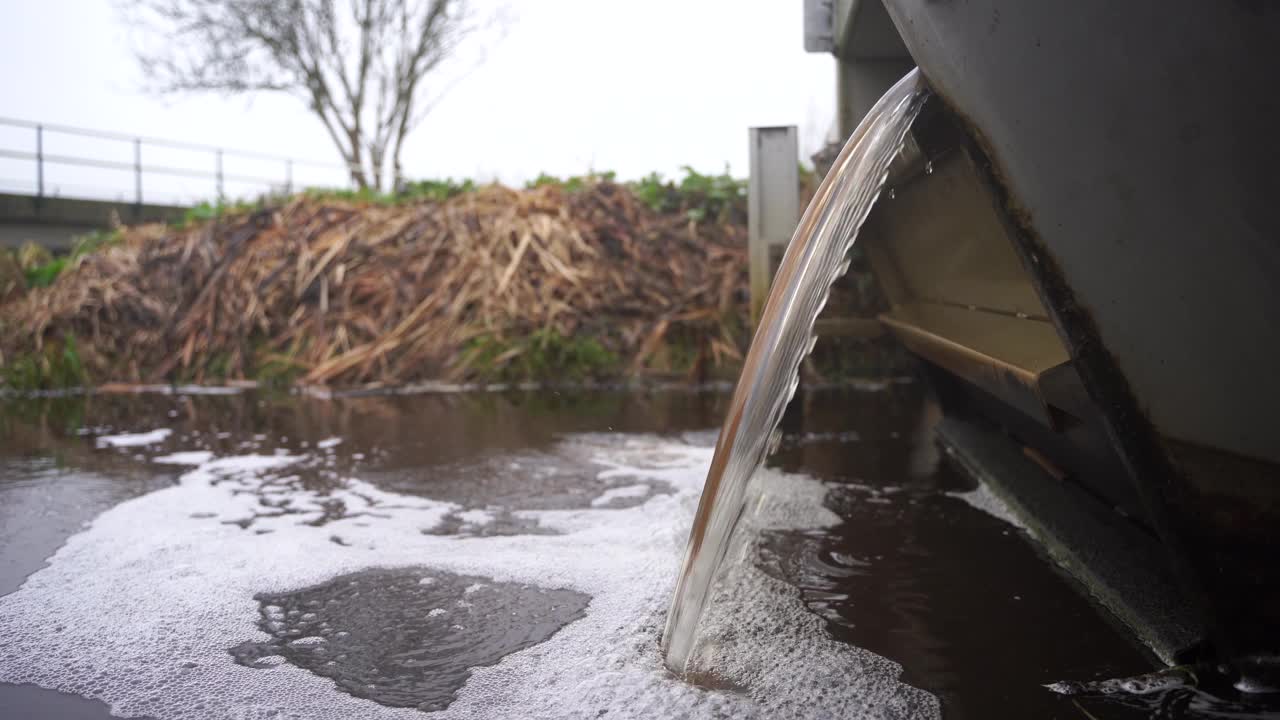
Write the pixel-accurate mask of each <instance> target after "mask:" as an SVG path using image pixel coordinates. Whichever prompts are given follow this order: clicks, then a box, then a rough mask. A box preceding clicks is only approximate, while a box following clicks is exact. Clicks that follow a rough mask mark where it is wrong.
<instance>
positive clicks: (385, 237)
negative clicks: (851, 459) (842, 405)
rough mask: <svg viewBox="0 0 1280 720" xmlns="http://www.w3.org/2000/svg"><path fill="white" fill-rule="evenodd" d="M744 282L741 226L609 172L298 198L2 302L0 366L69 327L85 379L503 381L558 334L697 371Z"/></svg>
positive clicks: (708, 362)
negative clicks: (421, 197) (571, 184)
mask: <svg viewBox="0 0 1280 720" xmlns="http://www.w3.org/2000/svg"><path fill="white" fill-rule="evenodd" d="M745 292H746V239H745V227H743V226H742V224H740V223H705V222H704V223H694V222H692V221H690V219H689V218H688V217H687V216H686V215H685V214H684V213H678V214H662V215H660V214H656V213H654V212H653V211H651V210H650V209H649V208H648V207H646V206H645V205H644V204H642V203H640V202H639V201H638V200H637V199H636V198H635V196H634V195H633V194H632V192H631V191H630V190H629V189H628V188H626V187H624V186H620V185H616V184H613V183H608V182H601V183H597V184H594V185H591V186H589V187H587V188H585V189H583V190H580V191H577V192H572V193H569V192H566V191H564V190H563V189H562V188H559V187H556V186H545V187H541V188H537V189H533V190H523V191H515V190H510V189H507V188H503V187H499V186H492V187H487V188H482V189H480V190H478V191H476V192H470V193H465V194H462V195H459V196H457V197H454V198H452V199H450V200H447V201H444V202H420V203H416V204H410V205H398V206H379V205H373V204H358V203H351V202H344V201H340V200H319V199H308V198H303V197H300V198H295V199H294V200H292V201H290V202H289V203H288V204H286V205H284V206H282V207H278V208H274V209H266V210H261V211H257V212H252V213H244V214H240V215H235V216H224V217H223V218H221V219H220V220H218V221H211V222H208V223H205V224H203V225H200V226H197V227H193V228H189V229H175V228H171V227H167V226H163V225H147V226H140V227H134V228H127V229H125V231H124V233H123V237H122V239H121V241H120V242H119V243H117V244H114V245H112V246H110V247H107V248H103V249H101V250H99V251H97V252H95V253H93V254H91V255H88V256H86V257H84V258H83V259H81V260H80V262H79V263H78V264H77V265H76V266H75V267H74V268H71V269H69V270H68V271H66V272H64V273H63V274H62V275H61V276H59V277H58V278H57V280H56V281H55V282H54V283H53V284H52V285H51V286H50V287H48V288H41V289H35V290H32V291H30V292H27V293H25V294H24V295H22V296H20V297H18V298H17V299H14V300H11V301H9V302H8V303H7V304H5V305H3V306H0V318H2V320H0V353H2V354H3V357H2V359H0V363H8V364H12V363H15V362H22V361H24V359H26V358H31V357H43V355H41V354H42V353H44V354H45V355H47V353H48V351H49V348H50V347H54V346H59V347H62V346H63V345H65V344H66V343H67V342H68V339H71V340H70V342H71V343H73V350H74V352H75V353H76V354H77V362H78V363H80V364H81V365H82V366H83V369H84V371H85V372H86V374H87V376H88V378H89V379H90V380H91V381H92V382H94V383H103V382H164V381H196V382H208V381H214V380H219V379H223V378H225V379H242V378H243V379H254V378H259V377H264V376H274V377H284V378H287V379H289V380H292V381H297V382H301V383H304V384H317V385H333V386H355V385H367V384H399V383H406V382H413V381H420V380H439V379H444V380H458V379H467V378H475V377H479V376H487V377H495V376H505V377H512V376H514V375H515V374H518V373H516V370H517V369H519V370H520V372H525V373H527V372H528V371H529V369H530V368H536V367H537V366H536V364H530V363H529V362H528V361H529V355H530V354H531V353H539V352H546V351H547V349H548V347H549V346H554V347H555V348H557V349H558V350H557V352H560V353H561V355H559V356H557V357H561V358H562V359H563V357H578V356H579V355H580V356H582V357H583V358H587V359H588V360H589V361H590V362H589V363H588V364H589V365H590V370H591V372H592V373H603V374H613V375H622V374H635V373H643V372H647V371H652V370H654V369H655V368H657V369H660V370H666V371H670V370H673V369H679V370H681V371H683V372H687V373H690V374H703V373H705V372H707V371H709V370H711V369H713V368H715V367H716V366H722V365H732V364H733V363H734V361H735V360H737V359H738V357H739V352H740V350H741V348H742V345H743V343H744V342H745V338H744V337H743V333H741V332H740V331H739V330H738V329H737V328H739V327H740V326H741V323H742V318H743V315H744V312H745V311H744V300H745ZM530 338H535V339H536V341H530ZM677 346H678V347H677ZM677 349H678V350H679V352H676V350H677ZM575 353H577V354H575ZM602 358H603V359H606V360H607V362H605V361H604V360H602ZM677 359H678V362H677ZM677 366H679V367H678V368H677ZM548 370H549V371H553V370H554V369H553V368H548Z"/></svg>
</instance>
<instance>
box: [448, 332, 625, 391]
mask: <svg viewBox="0 0 1280 720" xmlns="http://www.w3.org/2000/svg"><path fill="white" fill-rule="evenodd" d="M460 364H461V365H462V366H463V367H465V368H466V369H467V370H469V371H472V372H474V373H475V374H476V375H477V376H479V377H481V378H483V379H485V380H493V381H508V382H518V381H522V380H547V379H551V378H555V379H558V380H586V379H591V378H599V377H603V376H606V375H611V374H615V373H616V372H617V370H618V366H619V361H618V356H617V355H615V354H614V353H612V352H610V351H609V350H608V349H606V348H605V347H604V346H603V345H602V344H600V342H599V341H598V340H596V339H595V338H593V337H581V336H578V335H573V336H570V337H566V336H564V335H562V334H560V333H559V332H558V331H556V330H555V329H553V328H544V329H541V330H535V331H533V332H532V333H529V334H528V335H522V336H520V337H518V338H513V339H504V338H501V337H498V336H497V335H492V334H484V335H479V336H477V337H474V338H472V339H471V341H470V342H468V343H467V346H466V349H465V350H464V351H463V353H462V356H461V361H460Z"/></svg>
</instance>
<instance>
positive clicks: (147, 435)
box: [97, 428, 173, 448]
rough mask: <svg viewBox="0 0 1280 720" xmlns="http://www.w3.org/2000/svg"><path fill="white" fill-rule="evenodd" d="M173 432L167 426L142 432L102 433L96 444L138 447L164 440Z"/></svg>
mask: <svg viewBox="0 0 1280 720" xmlns="http://www.w3.org/2000/svg"><path fill="white" fill-rule="evenodd" d="M172 434H173V431H172V430H170V429H168V428H160V429H158V430H152V431H150V432H143V433H122V434H120V435H103V436H102V437H100V438H98V440H97V445H98V447H100V448H104V447H139V446H142V445H155V444H156V443H158V442H164V439H165V438H167V437H169V436H170V435H172Z"/></svg>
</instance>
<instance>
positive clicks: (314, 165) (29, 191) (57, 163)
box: [0, 118, 346, 252]
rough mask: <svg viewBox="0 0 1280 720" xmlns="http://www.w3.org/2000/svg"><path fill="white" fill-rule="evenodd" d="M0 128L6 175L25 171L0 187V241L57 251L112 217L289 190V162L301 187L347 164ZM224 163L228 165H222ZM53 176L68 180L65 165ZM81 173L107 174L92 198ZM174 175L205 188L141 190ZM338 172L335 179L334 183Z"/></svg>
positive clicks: (83, 131)
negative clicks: (70, 187)
mask: <svg viewBox="0 0 1280 720" xmlns="http://www.w3.org/2000/svg"><path fill="white" fill-rule="evenodd" d="M0 129H3V130H5V132H4V133H3V136H2V137H3V140H2V141H0V164H3V166H4V171H5V175H6V176H7V177H10V178H12V177H13V176H14V175H15V174H17V175H22V176H26V178H27V179H26V180H25V181H18V182H19V183H20V187H21V188H22V189H19V190H18V191H17V192H12V191H11V192H9V193H0V247H16V246H20V245H22V244H23V243H26V242H29V241H30V242H36V243H39V244H41V245H43V246H45V247H47V248H49V249H50V250H52V251H54V252H64V251H66V250H69V249H70V247H71V243H72V239H73V238H74V237H76V236H78V235H83V234H85V233H87V232H91V231H93V230H104V229H107V228H110V227H113V226H115V225H118V224H121V223H124V224H131V223H143V222H155V221H166V220H175V219H177V218H180V217H182V215H183V214H184V213H185V212H186V210H187V208H189V207H191V206H192V205H193V204H196V203H197V202H199V201H202V200H203V201H207V202H220V201H225V200H226V199H227V198H228V197H239V198H252V197H257V196H261V195H264V194H270V193H286V194H287V193H290V192H292V191H293V189H294V169H295V167H300V168H302V169H303V170H304V173H305V174H304V178H303V179H304V184H305V185H307V186H334V185H340V184H345V182H344V181H345V179H346V169H345V168H344V167H343V166H342V165H340V164H334V163H319V162H311V161H301V160H294V159H292V158H289V157H284V156H278V155H270V154H264V153H258V152H253V151H247V150H228V149H225V148H221V147H217V146H213V145H203V144H199V143H190V142H185V141H178V140H167V139H161V138H145V137H139V136H134V135H128V134H122V133H115V132H108V131H103V130H93V129H88V128H80V127H72V126H68V125H55V124H49V123H38V122H32V121H28V120H17V119H12V118H0ZM27 133H30V134H29V135H27ZM24 135H25V136H26V138H27V139H25V140H24V139H23V136H24ZM51 139H52V140H53V143H50V140H51ZM60 148H65V149H69V150H71V152H65V151H62V150H60ZM50 150H53V152H50ZM144 155H145V157H146V159H147V162H146V163H145V164H144V163H143V158H144ZM113 158H118V159H113ZM179 159H180V160H181V162H180V163H179V162H177V160H179ZM228 160H229V161H231V164H232V166H233V167H231V168H226V167H224V162H226V161H228ZM193 165H195V166H193ZM54 167H58V168H68V167H69V168H74V169H75V170H74V173H73V174H72V175H71V176H70V177H71V178H72V182H73V183H75V184H76V186H77V187H79V188H80V189H79V190H78V191H77V192H73V193H72V194H71V195H70V196H69V195H68V194H67V193H65V192H63V191H62V190H61V189H60V188H58V187H57V186H56V183H52V182H50V181H49V180H50V178H49V177H47V173H48V172H49V171H50V170H52V169H53V168H54ZM228 169H230V170H231V172H228V171H227V170H228ZM317 171H319V172H317ZM62 175H63V176H64V177H67V174H66V171H65V169H64V170H62ZM89 176H93V177H95V178H101V177H104V176H105V177H108V178H110V179H109V180H105V181H104V180H101V179H99V180H98V182H99V183H103V184H100V185H98V186H97V187H96V191H97V194H98V195H99V196H100V197H96V198H95V197H91V195H92V194H93V193H88V192H84V190H83V187H82V186H84V185H85V184H86V181H85V178H86V177H89ZM175 178H181V179H186V180H187V181H188V182H190V181H195V182H196V183H197V184H201V185H202V186H203V187H204V188H206V189H205V190H203V191H197V192H198V194H197V195H195V196H193V195H192V193H191V191H190V190H189V189H188V190H187V193H186V196H177V197H175V196H174V194H173V193H172V192H170V193H169V194H168V195H166V196H163V197H164V199H165V201H164V202H157V199H156V197H155V196H156V193H155V192H154V191H152V190H150V188H154V187H163V188H169V189H171V190H172V188H173V186H174V185H175V184H176V181H175ZM321 178H323V179H321ZM337 178H343V180H339V181H337V182H334V180H335V179H337ZM144 179H145V180H146V181H147V182H146V187H147V188H148V190H147V194H146V196H144V193H143V190H144ZM12 182H13V181H12V180H10V181H9V183H10V184H11V183H12ZM11 189H13V188H11ZM77 195H79V196H77ZM107 198H114V199H107Z"/></svg>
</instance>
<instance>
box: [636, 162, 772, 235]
mask: <svg viewBox="0 0 1280 720" xmlns="http://www.w3.org/2000/svg"><path fill="white" fill-rule="evenodd" d="M683 169H684V177H683V178H681V179H680V181H679V182H676V181H674V180H663V177H662V175H660V174H658V173H651V174H649V175H646V176H645V177H643V178H641V179H639V180H637V181H636V182H633V183H630V186H631V190H632V192H634V193H635V194H636V197H638V198H640V201H641V202H643V203H644V204H645V205H648V206H649V208H650V209H652V210H653V211H654V212H659V213H670V212H678V211H680V210H683V211H684V213H685V214H686V215H687V216H688V218H689V219H690V220H692V221H694V222H703V221H707V220H709V221H712V222H726V221H730V220H733V219H735V217H736V215H737V214H742V215H743V216H744V217H745V213H746V209H745V203H746V198H747V181H746V180H739V179H737V178H735V177H733V176H732V175H730V174H729V172H728V170H727V169H726V170H725V172H723V173H720V174H719V175H703V174H702V173H700V172H698V171H697V170H694V169H693V168H691V167H689V166H688V165H685V166H684V168H683Z"/></svg>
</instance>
